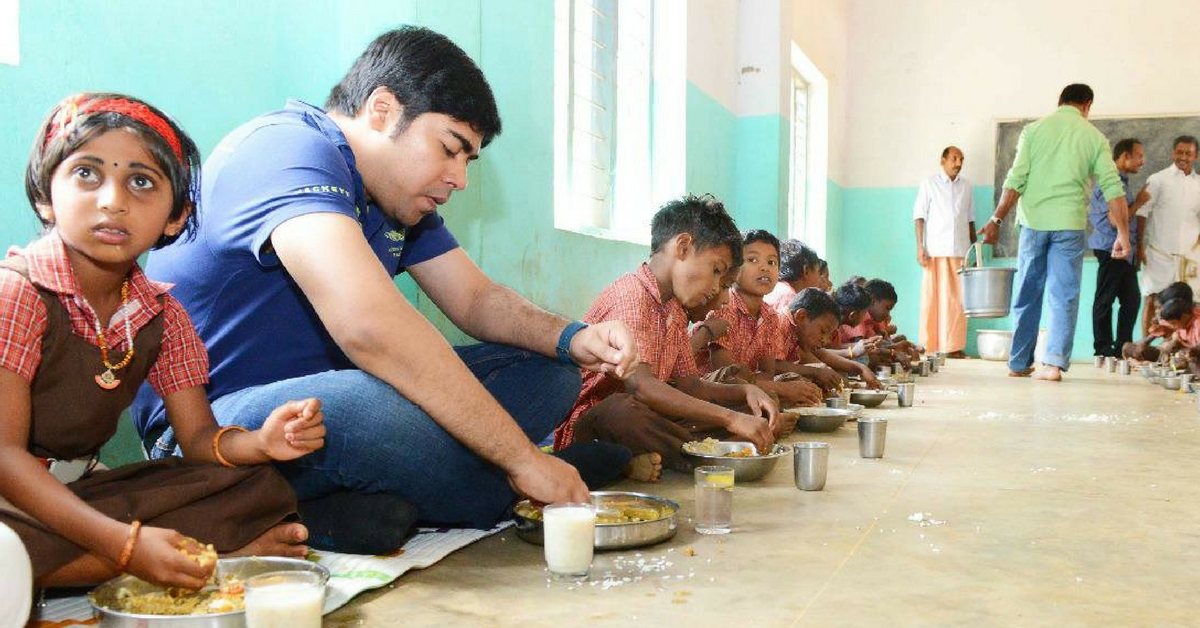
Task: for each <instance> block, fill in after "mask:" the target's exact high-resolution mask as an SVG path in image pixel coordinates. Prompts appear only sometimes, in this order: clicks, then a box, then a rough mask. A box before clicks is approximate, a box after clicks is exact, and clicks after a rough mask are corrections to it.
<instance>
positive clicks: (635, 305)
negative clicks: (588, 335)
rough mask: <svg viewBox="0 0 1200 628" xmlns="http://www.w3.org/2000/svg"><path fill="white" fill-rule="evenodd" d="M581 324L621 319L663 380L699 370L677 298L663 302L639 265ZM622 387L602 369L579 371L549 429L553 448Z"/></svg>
mask: <svg viewBox="0 0 1200 628" xmlns="http://www.w3.org/2000/svg"><path fill="white" fill-rule="evenodd" d="M583 320H584V322H586V323H600V322H604V321H621V322H623V323H625V325H626V326H627V327H629V329H630V331H632V332H633V337H634V339H635V340H636V341H637V348H638V356H639V359H640V361H641V362H643V363H645V364H647V365H649V366H650V370H651V372H652V373H653V374H654V377H655V378H657V379H660V380H662V381H664V382H669V381H671V380H675V379H679V378H684V377H693V376H696V375H699V374H700V369H699V368H697V367H696V361H695V359H694V358H693V356H692V350H691V345H690V344H689V343H688V332H687V325H688V318H687V312H686V311H684V309H683V305H681V304H680V303H679V301H678V300H676V299H669V300H667V301H666V302H665V303H664V302H663V299H662V295H661V294H660V293H659V290H658V280H656V279H655V278H654V273H652V272H650V266H649V265H648V264H645V263H643V264H642V265H641V267H640V268H638V270H637V272H634V273H626V274H625V275H622V276H621V277H620V278H618V279H617V280H616V281H614V282H613V283H612V285H610V286H609V287H607V288H605V289H604V292H601V293H600V296H599V297H597V298H596V301H595V302H594V303H592V307H591V308H590V309H589V310H588V311H587V314H585V315H584V317H583ZM624 390H625V387H624V384H622V383H621V380H619V379H617V378H615V377H609V376H608V375H605V374H603V373H596V372H594V371H583V389H582V390H581V391H580V392H579V398H578V399H577V400H576V401H575V407H574V408H572V409H571V413H570V415H568V417H567V420H566V421H565V422H564V423H563V424H562V425H560V426H559V427H558V429H557V430H555V432H554V447H555V449H561V448H563V447H566V446H567V445H570V444H571V443H572V442H574V432H575V422H576V421H578V420H579V417H580V416H582V415H583V414H584V413H586V412H587V411H588V410H590V409H591V408H592V407H593V406H595V405H596V404H598V403H600V402H601V401H603V400H604V399H605V398H606V397H608V396H609V395H612V394H613V393H617V392H623V391H624Z"/></svg>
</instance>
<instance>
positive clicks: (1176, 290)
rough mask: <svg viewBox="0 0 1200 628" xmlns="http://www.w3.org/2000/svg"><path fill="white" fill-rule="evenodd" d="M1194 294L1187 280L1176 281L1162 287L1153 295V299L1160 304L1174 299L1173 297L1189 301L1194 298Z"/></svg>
mask: <svg viewBox="0 0 1200 628" xmlns="http://www.w3.org/2000/svg"><path fill="white" fill-rule="evenodd" d="M1194 296H1195V295H1193V294H1192V287H1191V286H1189V285H1188V284H1187V282H1184V281H1176V282H1175V283H1173V284H1171V285H1169V286H1167V287H1166V288H1163V290H1162V292H1159V293H1158V294H1156V295H1155V296H1154V299H1155V300H1156V301H1158V303H1159V304H1160V305H1161V304H1163V303H1166V302H1167V301H1174V300H1175V299H1183V300H1184V301H1187V302H1188V303H1191V302H1192V301H1193V300H1194V299H1193V297H1194Z"/></svg>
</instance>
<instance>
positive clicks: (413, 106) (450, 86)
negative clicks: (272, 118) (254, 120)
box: [325, 26, 500, 146]
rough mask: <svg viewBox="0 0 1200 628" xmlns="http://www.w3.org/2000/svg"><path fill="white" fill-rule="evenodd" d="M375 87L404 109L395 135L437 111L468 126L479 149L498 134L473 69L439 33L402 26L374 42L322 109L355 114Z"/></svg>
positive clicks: (489, 99) (487, 90)
mask: <svg viewBox="0 0 1200 628" xmlns="http://www.w3.org/2000/svg"><path fill="white" fill-rule="evenodd" d="M377 87H386V88H387V89H388V91H390V92H391V93H392V95H394V96H395V97H396V100H398V101H400V104H402V105H404V116H403V117H402V118H401V120H400V124H399V126H397V127H396V131H397V132H398V133H399V132H403V131H404V130H405V129H407V128H408V125H409V124H410V123H411V122H412V121H413V120H415V119H416V118H417V116H420V115H421V114H423V113H442V114H446V115H448V116H450V117H451V118H454V119H455V120H459V121H461V122H465V123H467V124H469V125H471V128H472V129H474V130H475V131H476V132H477V133H479V134H480V135H481V136H482V137H483V140H482V143H483V146H487V145H488V143H489V142H491V141H492V138H494V137H496V136H497V135H499V134H500V112H499V111H497V110H496V99H495V97H494V96H493V95H492V88H491V86H490V85H488V82H487V79H486V78H484V76H483V72H482V71H480V70H479V66H477V65H475V62H474V61H472V60H471V58H470V57H468V56H467V53H465V52H463V50H462V48H459V47H458V46H457V45H455V43H454V42H452V41H450V39H449V38H447V37H446V36H445V35H442V34H440V33H436V32H434V31H431V30H429V29H428V28H420V27H417V26H403V27H401V28H397V29H395V30H390V31H387V32H386V33H384V34H382V35H380V36H379V37H376V38H375V41H372V42H371V44H370V45H368V46H367V49H366V50H364V51H363V53H362V55H360V56H359V57H358V59H357V60H356V61H355V62H354V65H352V66H350V70H349V71H348V72H346V76H344V77H342V80H341V82H339V83H338V84H337V85H335V86H334V88H333V89H332V90H330V92H329V97H328V98H326V99H325V110H326V111H332V112H336V113H340V114H342V115H346V116H351V117H353V116H356V115H358V111H359V109H361V108H362V106H363V105H364V104H365V103H366V102H367V97H368V96H370V95H371V92H373V91H375V88H377Z"/></svg>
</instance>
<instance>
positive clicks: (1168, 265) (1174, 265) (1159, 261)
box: [1138, 245, 1200, 297]
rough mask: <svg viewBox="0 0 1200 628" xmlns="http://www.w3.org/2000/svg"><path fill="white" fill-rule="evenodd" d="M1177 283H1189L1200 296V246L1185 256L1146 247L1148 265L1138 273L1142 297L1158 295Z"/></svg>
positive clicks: (1153, 247) (1193, 248)
mask: <svg viewBox="0 0 1200 628" xmlns="http://www.w3.org/2000/svg"><path fill="white" fill-rule="evenodd" d="M1176 281H1183V282H1187V284H1188V285H1189V286H1191V287H1192V290H1194V291H1196V292H1197V294H1200V245H1197V246H1194V247H1192V250H1190V251H1188V252H1187V253H1185V254H1183V255H1176V254H1172V253H1167V252H1165V251H1163V250H1162V249H1159V248H1157V247H1155V246H1153V245H1146V263H1145V264H1144V265H1143V266H1142V271H1141V272H1140V273H1138V284H1139V285H1140V286H1141V289H1142V296H1144V297H1148V296H1150V295H1154V294H1158V293H1159V292H1162V291H1163V290H1164V289H1166V287H1167V286H1169V285H1171V284H1173V283H1175V282H1176Z"/></svg>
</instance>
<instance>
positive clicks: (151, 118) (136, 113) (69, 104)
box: [45, 94, 186, 165]
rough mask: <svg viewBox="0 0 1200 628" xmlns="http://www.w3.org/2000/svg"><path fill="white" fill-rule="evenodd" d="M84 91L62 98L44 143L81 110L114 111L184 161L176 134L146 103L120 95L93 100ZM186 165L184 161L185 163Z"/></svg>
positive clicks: (72, 120)
mask: <svg viewBox="0 0 1200 628" xmlns="http://www.w3.org/2000/svg"><path fill="white" fill-rule="evenodd" d="M86 99H87V95H86V94H79V95H76V96H72V97H70V98H68V99H67V100H65V101H63V103H62V105H60V108H59V110H58V114H57V115H55V116H54V119H53V120H51V121H50V126H49V127H48V128H47V129H46V142H45V143H46V144H48V143H50V140H52V139H54V136H56V135H58V134H59V132H61V131H62V130H63V129H66V128H67V127H68V126H70V125H71V123H72V122H74V121H75V118H77V117H78V116H80V115H82V114H88V113H117V114H120V115H123V116H125V117H127V118H132V119H134V120H137V121H138V122H141V123H142V124H144V125H146V126H148V127H150V128H151V129H153V130H154V132H155V133H158V135H159V137H161V138H163V141H165V142H166V143H167V146H170V147H171V152H173V153H175V158H176V159H178V160H179V163H181V164H185V162H184V159H183V148H182V147H181V146H180V144H179V137H178V136H176V135H175V131H174V129H172V128H171V125H170V124H168V123H167V121H166V120H165V119H163V117H162V116H160V115H158V114H157V113H154V111H153V110H151V109H150V107H147V106H146V105H144V104H142V103H140V102H133V101H131V100H125V99H124V98H105V99H101V100H93V101H90V102H88V101H87V100H86ZM185 165H186V164H185Z"/></svg>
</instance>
